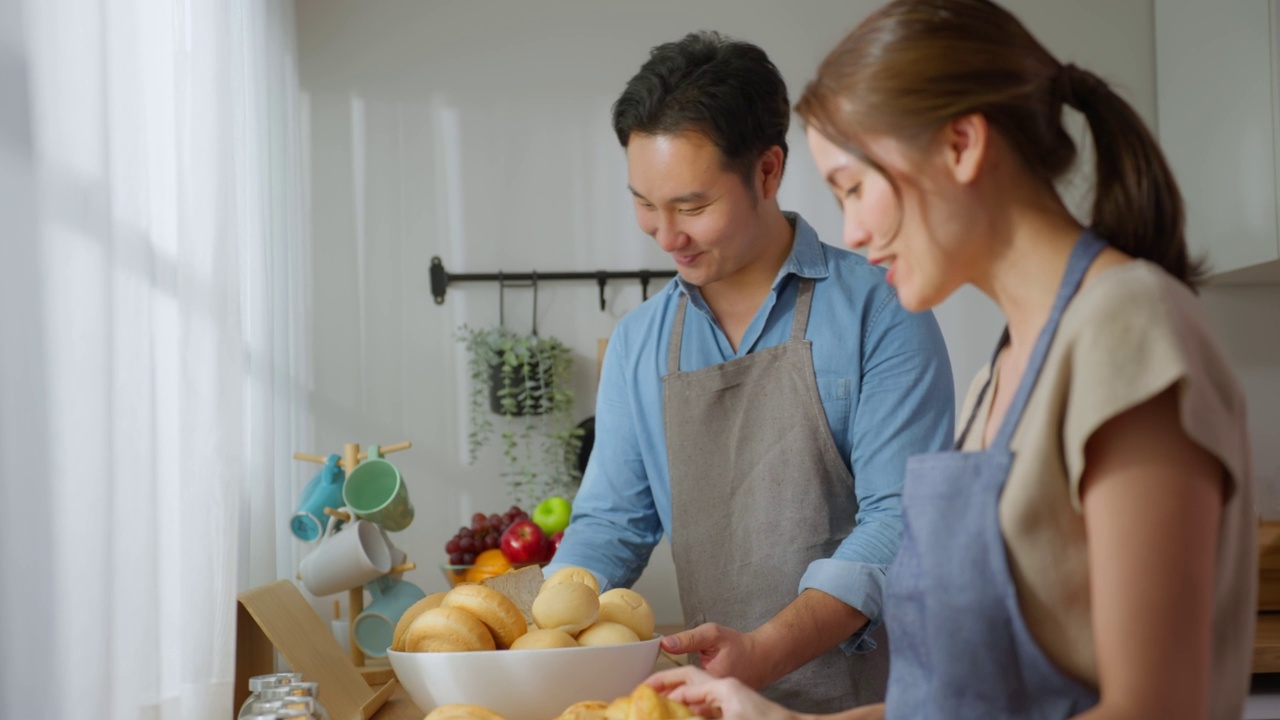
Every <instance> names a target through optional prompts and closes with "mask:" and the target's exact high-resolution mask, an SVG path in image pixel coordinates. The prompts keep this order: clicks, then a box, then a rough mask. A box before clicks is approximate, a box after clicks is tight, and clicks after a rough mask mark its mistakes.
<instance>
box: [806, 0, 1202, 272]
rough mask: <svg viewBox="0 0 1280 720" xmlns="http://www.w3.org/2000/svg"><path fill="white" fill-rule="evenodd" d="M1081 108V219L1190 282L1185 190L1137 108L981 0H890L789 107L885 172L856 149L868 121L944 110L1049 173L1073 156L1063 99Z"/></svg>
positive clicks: (912, 133) (910, 123)
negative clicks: (1088, 162) (1089, 158)
mask: <svg viewBox="0 0 1280 720" xmlns="http://www.w3.org/2000/svg"><path fill="white" fill-rule="evenodd" d="M1064 104H1065V105H1069V106H1071V107H1074V108H1075V109H1076V110H1079V111H1080V113H1081V114H1082V115H1084V117H1085V119H1086V120H1087V121H1088V123H1089V130H1090V133H1091V134H1092V135H1093V140H1094V147H1095V148H1096V169H1097V185H1096V187H1095V196H1094V203H1093V217H1092V221H1091V222H1090V227H1091V228H1092V229H1093V231H1094V232H1095V233H1096V234H1098V235H1099V236H1100V237H1102V238H1105V239H1106V240H1107V241H1108V242H1110V243H1111V245H1112V246H1114V247H1115V248H1117V249H1119V250H1121V251H1123V252H1125V253H1127V254H1129V255H1132V256H1134V257H1140V258H1145V259H1147V260H1150V261H1152V262H1154V263H1157V264H1159V265H1160V266H1162V267H1163V268H1164V269H1165V270H1167V271H1168V272H1169V273H1170V274H1171V275H1173V276H1174V277H1177V278H1178V279H1180V280H1182V281H1183V282H1185V283H1187V284H1188V285H1191V286H1193V287H1194V285H1195V283H1196V281H1197V280H1198V279H1199V277H1200V275H1201V274H1202V271H1201V267H1200V265H1199V263H1193V262H1191V261H1190V260H1189V259H1188V256H1187V246H1186V240H1185V238H1184V236H1183V207H1182V196H1181V194H1180V193H1179V192H1178V185H1177V182H1176V181H1175V180H1174V177H1173V173H1172V172H1171V171H1170V170H1169V166H1168V163H1166V162H1165V158H1164V154H1163V153H1162V152H1161V151H1160V147H1159V145H1158V144H1157V143H1156V141H1155V138H1153V137H1152V135H1151V132H1150V131H1149V130H1148V129H1147V127H1146V125H1145V124H1144V123H1143V122H1142V119H1141V118H1140V117H1139V116H1138V114H1137V113H1136V112H1134V110H1133V108H1132V107H1130V106H1129V104H1128V103H1127V102H1125V101H1124V100H1123V99H1122V98H1121V97H1120V96H1119V95H1117V94H1116V93H1115V92H1114V91H1112V90H1111V88H1110V87H1109V86H1108V85H1107V83H1105V82H1104V81H1103V80H1101V79H1100V78H1098V77H1097V76H1096V75H1094V74H1093V73H1091V72H1089V71H1088V70H1084V69H1081V68H1079V67H1076V66H1075V65H1070V64H1068V65H1064V64H1062V63H1060V62H1058V60H1057V59H1055V58H1054V57H1053V56H1052V55H1051V54H1049V52H1048V51H1047V50H1046V49H1045V48H1044V46H1043V45H1041V44H1040V43H1039V41H1037V40H1036V39H1035V38H1034V37H1032V35H1031V33H1029V32H1027V30H1026V28H1024V27H1023V26H1022V24H1021V23H1020V22H1018V20H1017V18H1015V17H1014V16H1013V15H1011V14H1010V13H1009V12H1008V11H1006V10H1004V9H1003V8H1001V7H1000V6H998V5H996V4H995V3H992V2H988V0H895V1H894V2H890V3H889V4H887V5H885V6H884V7H882V8H880V9H879V10H877V11H876V12H875V13H873V14H872V15H871V16H870V17H868V18H867V19H866V20H864V21H863V22H862V23H861V24H859V25H858V27H856V28H855V29H854V30H853V32H851V33H849V35H848V36H847V37H845V39H844V40H842V41H841V42H840V44H839V45H837V46H836V48H835V49H834V50H832V51H831V53H830V54H829V55H827V57H826V59H825V60H823V61H822V65H821V66H819V68H818V76H817V77H816V78H815V79H814V80H813V81H812V82H810V83H809V85H808V86H807V87H806V88H805V91H804V94H803V95H802V96H801V98H800V101H799V102H798V103H797V104H796V112H797V113H798V114H799V115H800V117H802V118H803V119H804V121H805V123H806V124H807V125H808V126H810V127H812V128H814V129H815V130H817V131H818V132H820V133H822V134H823V135H824V136H826V137H827V138H828V139H829V140H831V141H832V142H834V143H836V144H837V145H840V146H842V147H844V148H845V149H847V150H848V151H850V152H852V153H854V155H856V156H857V157H859V158H860V159H862V160H863V161H864V162H866V163H868V164H869V165H871V166H872V167H874V168H875V169H876V170H877V171H878V172H880V174H882V175H884V176H885V177H886V178H887V179H888V180H889V181H890V183H891V184H893V185H894V189H895V191H896V190H897V185H896V183H894V182H893V178H892V177H890V176H889V174H888V173H886V172H885V171H884V168H883V167H882V166H881V165H880V164H879V163H877V162H876V161H875V159H874V158H872V157H870V156H868V155H867V153H866V152H865V151H864V150H863V149H862V147H863V143H862V142H861V140H860V137H861V136H862V135H863V134H866V133H878V134H885V135H889V136H892V137H896V138H898V139H900V140H902V141H904V142H907V143H919V142H923V141H925V140H927V139H928V138H929V137H931V136H932V134H933V133H934V132H935V131H936V130H937V129H938V128H940V127H942V126H943V125H944V124H946V123H947V122H948V121H949V120H951V119H953V118H957V117H961V116H963V115H968V114H972V113H978V114H981V115H982V116H983V117H985V118H986V120H987V122H988V123H989V124H990V125H991V127H992V128H993V130H994V131H995V132H998V133H999V134H1000V136H1001V137H1002V138H1004V140H1005V141H1006V142H1007V143H1009V145H1010V146H1011V147H1012V148H1013V150H1014V152H1015V153H1017V155H1018V157H1019V158H1020V159H1021V161H1022V163H1023V164H1024V165H1025V166H1026V168H1027V169H1028V170H1029V171H1030V172H1031V173H1032V174H1034V175H1035V176H1036V177H1037V178H1039V179H1041V180H1042V181H1044V182H1046V183H1048V184H1049V185H1050V186H1052V183H1053V182H1054V181H1055V180H1057V179H1058V178H1059V177H1060V176H1061V175H1062V174H1063V173H1065V172H1066V171H1067V170H1068V169H1069V168H1070V167H1071V164H1072V163H1073V162H1074V161H1075V157H1076V146H1075V143H1074V142H1073V141H1072V140H1071V136H1070V135H1068V134H1067V132H1066V131H1065V130H1064V129H1063V127H1062V107H1063V105H1064Z"/></svg>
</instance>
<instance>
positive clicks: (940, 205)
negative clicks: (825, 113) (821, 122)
mask: <svg viewBox="0 0 1280 720" xmlns="http://www.w3.org/2000/svg"><path fill="white" fill-rule="evenodd" d="M806 134H807V135H808V140H809V151H810V152H811V153H812V154H813V159H814V161H815V162H816V163H817V165H818V170H819V172H821V173H822V175H823V176H824V177H825V178H826V180H827V184H828V186H830V188H831V190H832V192H834V193H835V196H836V202H838V203H839V204H840V208H841V210H842V211H843V212H844V243H845V245H847V246H848V247H849V248H850V249H851V250H863V249H865V252H866V255H867V259H868V260H869V261H871V262H872V263H874V264H876V265H880V266H882V267H884V268H885V269H886V270H887V276H886V278H885V279H886V280H887V281H888V282H889V283H890V284H891V285H893V286H894V287H895V288H897V291H898V299H899V301H900V302H901V303H902V306H903V307H904V308H906V309H908V310H910V311H912V312H921V311H923V310H928V309H929V308H931V307H933V306H935V305H937V304H939V303H941V302H942V301H943V300H945V299H946V298H947V296H948V295H950V294H951V293H952V292H954V291H955V289H956V288H957V287H959V286H960V285H961V284H963V280H962V279H961V277H962V276H961V275H960V274H959V273H958V272H957V271H958V270H959V269H960V268H959V267H958V266H957V264H956V263H955V262H953V261H955V260H958V259H959V257H958V256H959V254H960V253H959V252H958V251H959V250H960V249H962V248H961V247H959V238H958V237H947V236H945V235H941V234H939V233H938V232H934V229H936V228H954V227H956V222H955V221H956V220H957V219H958V218H956V217H954V215H955V212H954V210H952V211H948V210H947V208H948V207H951V204H950V203H946V202H943V201H942V198H941V197H939V196H937V193H936V192H935V191H936V190H938V189H939V184H940V182H939V181H942V180H945V178H940V177H933V176H934V175H937V173H935V172H933V171H931V170H930V168H931V167H933V166H934V165H936V163H935V164H931V163H930V161H929V158H928V157H918V156H916V155H911V154H909V153H908V150H907V148H906V147H905V146H904V145H902V144H901V143H900V142H898V141H896V140H894V139H892V138H888V137H884V136H878V137H877V136H873V137H871V138H868V139H867V148H866V149H867V151H868V152H869V153H870V154H872V155H873V156H874V157H875V158H876V159H877V161H878V162H880V163H881V164H882V165H883V166H884V168H885V170H886V171H888V172H890V173H893V176H894V178H895V179H896V180H897V181H898V187H899V189H900V191H901V197H897V196H895V194H894V191H893V186H892V185H890V184H889V181H888V179H887V178H886V177H885V176H884V175H882V174H880V172H878V171H877V170H876V169H875V168H873V167H872V166H870V165H868V164H867V163H865V162H863V161H862V160H860V159H859V158H858V157H856V156H855V155H853V154H852V153H850V152H849V151H847V150H845V149H843V148H841V147H840V146H838V145H836V144H835V143H833V142H831V141H830V140H828V139H827V138H826V137H825V136H824V135H822V134H821V133H819V132H818V131H817V130H815V129H813V128H809V129H808V130H807V133H806ZM926 198H928V200H929V202H928V203H926V202H925V199H926ZM930 211H932V212H930ZM942 213H947V214H946V215H943V214H942Z"/></svg>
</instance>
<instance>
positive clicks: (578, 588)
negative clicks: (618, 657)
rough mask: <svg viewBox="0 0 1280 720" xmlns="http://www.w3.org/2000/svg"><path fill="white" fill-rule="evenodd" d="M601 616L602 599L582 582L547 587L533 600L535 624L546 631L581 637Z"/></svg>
mask: <svg viewBox="0 0 1280 720" xmlns="http://www.w3.org/2000/svg"><path fill="white" fill-rule="evenodd" d="M553 577H554V576H553ZM599 615H600V597H599V596H598V595H596V592H595V590H592V589H591V588H590V587H588V586H587V585H583V584H582V583H580V582H562V583H557V584H555V585H550V586H548V587H545V588H543V590H542V592H540V593H538V599H536V600H534V601H533V621H534V622H535V623H537V624H538V627H540V628H542V629H544V630H563V631H565V632H567V633H569V634H570V635H577V634H578V633H580V632H582V631H583V630H585V629H587V628H588V627H591V626H592V625H594V624H595V622H596V618H597V617H599Z"/></svg>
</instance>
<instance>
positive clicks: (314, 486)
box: [289, 455, 346, 542]
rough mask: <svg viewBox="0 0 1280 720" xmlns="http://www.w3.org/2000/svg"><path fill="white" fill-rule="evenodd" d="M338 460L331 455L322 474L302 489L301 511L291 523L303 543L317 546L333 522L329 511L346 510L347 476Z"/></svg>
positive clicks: (294, 515)
mask: <svg viewBox="0 0 1280 720" xmlns="http://www.w3.org/2000/svg"><path fill="white" fill-rule="evenodd" d="M338 460H339V457H338V456H337V455H330V456H329V459H328V460H326V461H325V463H324V467H322V468H320V472H318V473H316V474H315V477H313V478H311V482H309V483H307V486H306V487H304V488H302V497H301V498H300V499H299V500H298V510H297V512H295V513H294V514H293V517H292V518H290V519H289V530H290V531H292V532H293V536H294V537H296V538H298V539H299V540H301V541H303V542H315V541H316V540H319V539H320V536H321V535H324V529H325V527H326V526H327V525H328V523H329V518H328V517H327V516H326V515H325V514H324V509H325V508H327V507H330V508H339V507H342V485H343V483H344V481H345V479H346V473H344V472H343V471H342V467H341V466H340V465H338Z"/></svg>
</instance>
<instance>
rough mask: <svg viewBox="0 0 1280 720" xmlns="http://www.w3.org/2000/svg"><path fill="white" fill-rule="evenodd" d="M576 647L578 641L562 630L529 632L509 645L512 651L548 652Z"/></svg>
mask: <svg viewBox="0 0 1280 720" xmlns="http://www.w3.org/2000/svg"><path fill="white" fill-rule="evenodd" d="M566 647H578V641H577V640H574V639H573V637H572V636H571V635H569V633H567V632H565V631H563V630H542V629H537V630H530V631H529V632H527V633H525V634H524V635H522V636H520V638H519V639H518V640H516V641H515V642H514V643H511V649H512V650H548V649H550V648H566Z"/></svg>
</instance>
